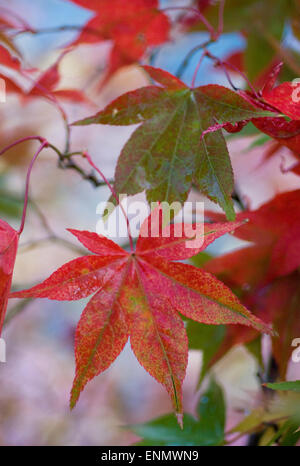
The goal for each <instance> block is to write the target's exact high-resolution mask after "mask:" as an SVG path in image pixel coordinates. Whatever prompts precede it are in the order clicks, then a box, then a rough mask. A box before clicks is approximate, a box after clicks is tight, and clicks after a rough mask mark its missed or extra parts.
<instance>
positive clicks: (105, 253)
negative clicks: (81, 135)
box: [0, 0, 300, 444]
mask: <svg viewBox="0 0 300 466" xmlns="http://www.w3.org/2000/svg"><path fill="white" fill-rule="evenodd" d="M70 2H71V3H73V4H75V5H77V6H79V7H83V8H84V9H86V10H89V12H90V13H91V17H90V19H89V20H88V21H87V22H86V23H85V24H82V25H81V26H80V27H78V26H74V28H72V27H71V26H68V27H67V26H66V27H65V28H64V27H62V28H61V30H64V29H67V30H68V29H69V30H73V31H76V38H75V39H72V40H70V41H69V42H68V43H66V44H65V47H64V48H63V47H61V48H59V50H58V52H57V55H56V59H55V60H54V62H52V64H51V65H50V66H48V67H47V69H46V70H45V69H44V70H43V71H42V70H39V69H38V68H36V67H31V66H28V64H27V63H25V62H24V60H23V57H22V54H21V52H20V51H19V49H18V47H17V40H16V38H17V37H18V36H19V35H26V34H28V35H34V36H37V37H38V36H39V34H40V33H41V30H38V29H35V28H34V27H32V26H31V25H30V24H27V21H26V15H25V16H24V20H23V19H22V18H20V16H19V15H16V14H14V13H13V12H9V11H7V10H6V9H3V11H2V10H1V8H0V42H1V45H0V64H1V70H0V73H1V74H0V76H1V78H2V79H3V80H4V81H5V88H6V94H7V98H12V99H17V100H18V102H19V104H20V105H22V106H24V107H26V106H27V105H30V103H32V102H33V101H36V100H37V101H39V100H45V101H46V102H48V104H49V105H53V106H54V107H55V108H56V109H57V110H58V113H57V115H58V116H57V118H61V119H62V123H63V126H64V128H65V132H66V141H65V147H64V149H60V148H59V144H57V142H56V141H55V140H49V139H50V138H47V139H46V138H45V137H44V135H42V134H39V135H35V134H33V135H31V136H25V137H24V136H23V135H20V137H18V135H16V137H15V141H12V142H11V143H10V144H9V146H7V147H2V148H1V149H2V152H1V155H2V154H4V153H5V152H6V151H8V150H10V149H11V148H12V147H15V146H18V144H23V143H25V142H28V141H31V142H32V143H33V144H35V145H37V151H36V152H35V154H34V155H33V158H32V161H31V163H30V165H29V169H28V173H27V177H26V190H25V198H24V211H23V216H22V220H21V227H20V229H19V230H18V231H16V230H15V229H14V228H12V227H11V226H10V225H9V224H8V223H7V222H6V221H4V220H0V333H2V329H3V324H4V319H5V315H6V310H7V304H8V300H9V298H48V299H51V300H57V301H74V300H80V299H83V298H87V297H90V300H89V301H88V303H87V305H86V306H85V308H84V310H83V312H82V315H81V318H80V320H79V323H78V325H77V329H76V334H75V360H76V374H75V378H74V382H73V387H72V390H71V399H70V406H71V408H74V407H75V405H76V403H77V401H78V398H79V396H80V393H81V392H82V391H83V389H84V387H85V385H86V384H87V382H89V381H90V380H91V379H93V378H94V377H95V376H97V375H99V374H100V373H102V372H103V371H105V370H106V369H108V368H109V366H110V365H111V364H112V363H113V361H114V360H115V359H116V358H117V357H118V355H119V354H120V353H121V351H122V350H123V348H124V346H125V345H126V343H127V342H128V340H129V341H130V345H131V348H132V351H133V353H134V354H135V356H136V358H137V360H138V361H139V363H140V364H141V366H143V368H144V369H145V370H146V371H147V372H148V373H149V374H150V375H152V376H153V377H154V378H155V379H156V380H157V381H158V382H160V383H161V384H162V385H163V386H164V387H165V389H166V391H167V392H168V394H169V396H170V399H171V401H172V405H173V409H174V412H175V413H176V415H177V420H178V422H179V424H180V425H181V427H182V425H183V424H182V419H184V424H185V423H187V425H188V426H193V427H191V428H192V429H199V432H200V431H201V432H202V430H203V440H202V441H200V440H197V439H196V440H193V436H192V437H190V438H191V442H196V443H195V444H197V442H200V443H199V444H215V443H219V444H220V443H224V442H225V433H224V432H225V431H224V429H225V417H224V416H225V415H224V410H225V405H224V399H223V395H222V392H221V389H220V388H219V387H218V385H217V384H216V383H215V382H214V381H213V382H211V385H210V388H209V389H208V392H207V393H208V395H207V396H208V399H209V400H210V399H211V403H212V404H215V405H216V406H217V405H218V403H219V405H218V406H219V408H220V409H219V412H217V414H216V421H215V422H216V423H217V424H218V425H219V426H220V429H221V430H222V433H221V434H220V435H219V436H217V438H215V437H214V438H213V439H212V438H206V437H205V435H206V433H205V428H206V427H205V426H207V429H208V430H207V432H209V429H210V427H209V421H207V422H205V423H204V421H203V422H202V421H201V419H202V418H201V416H203V419H204V418H205V416H208V418H209V416H210V414H209V412H208V411H207V409H208V408H207V409H206V408H205V407H203V405H201V400H200V402H199V403H200V404H199V408H198V414H199V416H200V420H198V421H197V422H196V421H195V420H194V419H192V418H190V417H188V416H185V417H184V418H183V413H184V410H183V400H182V384H183V380H184V378H185V374H186V368H187V361H188V350H189V349H198V350H199V349H200V350H202V352H203V366H202V372H201V376H200V382H199V383H202V380H203V379H204V377H205V376H206V375H207V374H209V372H210V370H211V369H212V367H214V366H215V364H216V362H217V361H219V360H220V359H221V358H223V357H224V355H226V354H227V353H228V352H229V350H231V349H232V348H233V347H236V346H237V345H245V346H246V348H248V349H249V351H251V352H252V354H254V356H255V358H256V361H257V364H258V366H259V372H260V374H261V380H260V382H261V385H262V383H264V382H265V383H267V384H268V383H272V382H278V381H285V380H286V378H287V376H288V372H287V371H288V366H289V362H290V359H291V356H292V352H293V345H292V342H293V340H294V339H295V338H297V337H300V219H299V211H300V190H298V189H297V190H293V186H294V185H293V186H292V187H291V188H290V189H289V187H287V189H285V190H282V189H280V190H279V189H278V190H277V191H276V192H274V196H273V197H272V198H265V197H261V199H260V200H259V202H256V207H255V208H253V207H252V206H253V203H252V201H251V199H248V198H247V197H246V196H243V194H242V193H243V186H242V185H241V182H240V179H239V173H238V171H237V172H235V170H234V164H232V160H231V159H232V154H231V147H232V146H231V141H238V140H242V139H243V138H245V137H247V136H249V137H252V139H251V141H252V144H253V147H254V146H255V147H256V150H259V151H260V153H261V160H260V166H261V167H264V170H265V172H264V173H266V177H268V176H269V177H271V173H268V164H269V163H270V160H271V159H272V160H274V159H276V160H278V166H279V170H280V169H281V171H282V174H283V173H286V174H287V173H288V175H287V176H290V175H291V174H293V175H294V176H295V177H298V176H300V168H299V164H300V158H299V157H300V91H299V95H298V88H297V85H299V84H297V82H296V83H295V82H294V81H293V80H294V79H295V78H297V77H298V76H297V72H298V73H300V65H299V63H300V55H299V51H297V50H294V49H293V48H292V47H289V46H287V45H285V44H284V43H283V38H284V30H285V27H287V26H288V27H289V28H290V30H291V32H290V34H291V35H293V37H294V38H295V40H296V38H299V37H300V29H299V25H300V4H299V2H298V1H296V0H294V1H293V0H290V1H282V0H281V1H276V2H274V1H271V0H270V1H269V0H265V1H259V0H247V1H245V2H238V1H236V0H227V1H222V0H220V1H218V2H213V1H209V0H208V1H199V0H197V1H196V0H195V1H194V2H191V3H192V5H190V6H188V7H187V6H184V5H183V6H182V7H181V6H178V4H176V6H172V2H169V3H168V6H166V7H165V8H162V7H161V5H160V2H159V1H158V0H130V1H125V0H70ZM49 29H50V30H49V31H48V32H51V33H58V32H59V28H58V30H57V31H55V28H54V30H52V31H51V28H49ZM199 31H200V32H203V31H205V34H206V36H205V37H206V39H205V40H204V41H203V42H202V43H200V44H199V45H197V46H196V47H195V50H192V51H191V53H190V54H188V55H187V56H186V57H185V56H180V57H178V72H177V73H176V74H171V73H170V72H169V71H167V70H166V69H162V68H161V67H158V66H156V64H155V57H156V52H158V51H159V50H161V49H163V48H164V47H165V46H167V45H168V44H169V43H171V42H172V41H175V40H176V37H177V38H178V37H189V36H190V35H192V34H193V33H197V32H198V33H199ZM227 32H230V33H235V34H238V35H239V36H240V37H242V38H243V40H244V43H245V47H244V49H243V50H241V51H239V52H233V53H232V54H231V55H229V56H228V57H227V58H226V59H223V58H221V57H219V56H216V55H214V54H213V53H212V52H211V45H213V44H214V45H216V44H219V43H222V40H223V37H224V36H223V34H224V33H227ZM104 42H109V43H110V46H111V47H110V51H109V53H108V56H107V59H106V63H105V69H104V71H103V72H102V74H101V73H99V75H97V76H96V83H95V84H96V85H95V87H94V88H93V89H92V91H91V92H89V89H88V88H86V87H85V88H76V86H75V87H73V86H71V87H61V86H60V82H61V80H62V78H63V76H62V72H61V69H62V65H63V64H64V62H65V60H67V58H68V57H69V56H72V54H74V53H77V51H78V50H79V49H80V48H81V47H85V46H87V45H88V47H97V46H98V45H99V44H102V43H104ZM214 50H215V49H214ZM196 52H200V57H199V58H200V60H199V63H198V65H197V66H196V68H195V71H194V72H193V77H192V80H191V82H188V80H187V79H185V76H184V71H185V67H187V66H188V64H189V61H190V59H191V58H192V56H193V55H194V54H195V53H196ZM257 54H258V55H257ZM204 60H209V61H210V64H211V69H214V70H215V73H216V72H218V74H220V75H223V76H224V85H220V84H215V83H214V82H211V83H210V84H206V85H197V82H198V81H197V79H198V77H199V73H201V66H202V65H203V61H204ZM180 62H181V66H179V65H180ZM126 67H127V68H126ZM128 67H132V68H133V69H134V70H136V72H137V73H139V76H140V78H141V79H142V80H144V82H147V83H148V84H147V85H144V86H142V87H139V88H137V89H135V90H131V91H129V92H125V93H122V94H121V95H119V96H118V97H116V98H115V99H114V100H112V101H111V102H110V103H108V105H106V106H104V108H99V107H98V105H97V104H96V103H95V102H96V101H97V99H96V97H95V95H96V96H99V95H102V94H101V93H102V92H103V91H104V90H105V88H106V86H109V85H110V83H111V81H112V80H113V79H115V78H116V76H117V75H118V74H119V73H122V72H123V71H124V69H125V68H126V69H128ZM95 69H96V63H95ZM100 75H101V76H100ZM235 81H237V82H238V83H240V82H242V85H241V86H240V87H237V86H236V85H235V84H234V83H235ZM69 105H75V106H79V107H80V108H81V115H84V116H82V117H80V118H77V119H74V118H73V117H72V116H71V115H70V113H69V110H68V108H69V107H68V106H69ZM90 125H93V126H92V127H93V128H94V129H95V130H96V129H97V125H102V126H103V125H110V126H116V127H118V126H130V125H136V126H135V127H134V129H133V131H132V134H131V136H130V137H129V139H128V140H127V142H126V143H125V144H124V146H123V148H122V150H121V152H120V154H119V158H118V161H117V163H116V165H115V174H114V179H113V180H111V181H108V180H107V179H106V177H105V166H104V167H102V166H101V161H99V163H97V165H96V164H95V162H94V160H95V158H96V157H94V154H93V156H91V155H90V154H89V152H88V151H87V150H86V148H85V147H84V148H83V147H74V145H73V141H72V134H73V131H76V130H77V129H78V128H79V127H85V126H90ZM81 131H84V128H81ZM253 141H254V142H253ZM46 149H47V151H51V153H52V155H53V157H54V158H57V159H58V162H59V167H60V168H61V169H64V170H66V176H67V170H69V169H70V170H75V171H76V172H77V173H78V176H81V177H82V179H83V180H85V181H86V182H91V184H92V185H93V186H95V187H98V186H100V185H102V184H106V185H107V186H108V187H109V189H110V192H111V196H110V198H109V199H108V201H110V202H112V203H113V205H114V207H115V208H119V210H120V211H122V206H120V196H121V195H123V194H126V195H128V196H134V195H137V194H140V193H145V195H146V199H147V202H148V203H149V204H150V203H156V207H155V209H154V210H152V212H151V213H150V215H149V216H148V217H147V218H146V219H145V220H144V222H143V223H142V225H141V227H140V234H139V237H138V239H137V241H136V244H134V240H133V238H132V235H131V231H130V222H129V220H128V218H126V222H127V228H128V239H129V243H128V244H127V245H125V246H124V248H122V247H121V246H119V245H118V244H117V242H115V241H112V239H109V238H107V237H105V236H102V235H99V234H97V233H95V232H92V231H81V230H77V229H69V230H68V231H69V232H70V233H71V234H72V235H73V236H75V237H76V239H77V240H78V241H79V242H80V243H81V244H82V245H83V246H84V248H86V249H87V250H88V252H87V253H86V254H85V255H82V256H80V257H78V258H76V259H74V260H72V261H70V262H67V263H65V264H64V265H62V266H61V267H60V268H59V269H58V270H56V271H54V272H53V271H51V270H50V271H48V272H47V273H46V275H50V276H49V278H47V279H45V280H44V281H41V283H38V284H36V285H34V286H32V287H31V288H29V289H26V290H21V291H16V290H15V289H14V290H13V292H11V283H12V275H13V270H14V264H15V259H16V254H17V249H18V242H19V237H20V235H21V233H22V231H23V228H24V224H25V217H26V211H27V207H30V203H29V204H28V200H29V198H28V193H29V186H30V175H31V170H32V168H33V164H34V163H35V162H36V160H37V158H38V157H39V154H40V153H41V152H42V151H44V150H46ZM279 153H280V154H281V156H282V153H284V154H285V155H287V156H288V157H289V160H292V163H291V166H290V168H288V169H287V168H284V167H283V165H282V161H281V159H280V155H279ZM8 155H9V152H8ZM95 155H96V154H95ZM239 156H240V157H243V156H244V154H242V153H241V154H240V155H239ZM37 163H38V162H37ZM245 164H247V162H245ZM100 166H101V169H100V168H99V167H100ZM13 169H14V167H13V165H12V166H11V167H10V170H13ZM91 169H92V170H93V171H92V173H91V172H90V170H91ZM45 176H47V174H45ZM281 191H284V192H281ZM195 193H196V195H197V196H198V197H199V198H200V197H201V199H205V201H210V202H209V208H207V209H206V210H205V224H204V225H202V227H203V236H202V238H201V241H200V242H199V239H197V238H196V237H193V235H186V232H187V231H189V232H192V231H196V229H197V227H199V225H197V223H189V224H188V223H185V224H184V225H183V224H182V223H176V219H175V221H174V222H173V220H172V219H171V223H170V224H169V225H165V224H164V222H163V209H162V206H161V204H162V203H169V204H171V203H173V202H179V203H180V204H181V205H182V206H183V205H184V203H185V202H186V201H187V200H188V199H190V198H191V197H192V196H193V195H195ZM121 213H122V212H121ZM123 213H124V212H123ZM125 217H126V213H125ZM150 225H155V226H156V233H157V234H156V235H154V236H153V235H152V234H151V232H152V230H151V228H150ZM67 227H68V225H66V228H67ZM166 229H168V230H166ZM166 231H168V233H167V234H165V233H166ZM179 231H180V232H181V233H179ZM226 234H231V236H232V238H234V239H239V240H243V241H244V242H245V244H244V245H243V246H242V247H240V248H238V249H236V250H234V251H231V252H228V253H224V254H221V255H216V256H215V257H209V256H206V255H205V254H206V253H203V251H204V250H205V249H206V248H207V247H208V246H209V245H210V244H211V243H213V242H214V241H215V240H216V239H218V238H221V237H222V236H223V235H226ZM90 253H91V254H90ZM50 273H51V274H50ZM42 305H43V304H41V306H42ZM233 324H234V325H233ZM217 332H219V333H217ZM220 332H221V333H220ZM264 335H268V336H267V337H266V336H264ZM265 338H269V339H270V340H271V347H272V349H271V351H270V354H268V358H269V363H270V364H271V363H272V364H273V365H275V366H276V370H275V377H273V378H271V377H270V374H269V373H268V370H265V369H264V368H263V367H262V352H261V342H262V340H263V339H265ZM24 339H25V338H24ZM255 345H256V346H255ZM262 374H263V375H262ZM132 383H134V380H132ZM269 388H272V387H269ZM275 389H277V388H276V387H275ZM265 390H266V388H262V393H264V392H265ZM278 390H280V387H279V388H278ZM298 403H299V399H298ZM216 409H217V408H216ZM286 409H287V408H286ZM265 414H266V413H265V411H264V412H263V414H262V416H261V417H260V418H259V422H258V423H257V425H256V424H255V427H254V428H253V427H252V428H251V427H249V428H247V429H245V430H244V431H243V429H244V426H238V427H237V430H236V431H237V432H244V434H252V433H253V432H260V433H261V432H263V431H264V429H265V427H264V422H266V421H265V419H266V417H264V416H265ZM283 417H284V419H288V420H289V421H288V422H289V424H288V425H286V428H285V429H283V431H282V433H281V436H279V437H278V438H276V439H275V440H274V443H276V442H279V443H280V442H284V441H287V440H286V437H285V436H287V435H291V436H293V435H294V434H295V431H296V428H297V427H299V425H298V424H297V423H298V421H295V420H294V418H293V423H292V424H291V417H290V412H289V411H288V409H287V411H286V412H285V414H284V416H283ZM208 418H207V419H208ZM166 419H167V420H166ZM166 419H164V420H163V421H157V422H167V423H168V426H169V427H168V428H169V429H170V431H168V432H169V434H170V438H172V439H173V440H172V441H174V442H176V441H177V442H178V441H179V442H180V441H181V440H180V435H181V433H180V430H177V429H179V427H177V425H176V423H175V424H173V420H172V418H166ZM274 419H275V420H273V418H272V419H271V421H270V422H273V421H274V425H277V424H276V422H277V418H276V416H275V414H274ZM291 425H292V426H293V428H291ZM150 427H151V426H150V424H149V425H148V426H147V428H146V427H145V425H144V426H142V427H135V428H134V429H135V431H136V433H138V435H140V436H141V437H143V438H145V439H146V440H145V441H149V442H150V440H151V438H150V437H148V435H150V433H151V435H153V438H152V441H156V440H155V439H156V437H155V435H154V434H153V432H154V431H152V430H151V429H152V427H151V429H150ZM280 427H281V425H279V427H277V429H278V428H280ZM153 428H154V427H153ZM188 428H189V427H188ZM253 429H254V430H253ZM293 429H294V430H293ZM212 431H213V429H212ZM183 432H184V430H183ZM182 435H183V437H182V438H183V439H185V436H186V435H187V434H185V433H183V434H182ZM201 435H202V434H201ZM199 438H202V437H201V436H200V437H199ZM270 438H271V437H270ZM293 438H294V437H293ZM178 439H179V440H178ZM282 439H285V440H282ZM288 439H290V437H288ZM297 439H298V437H297ZM297 439H295V441H297ZM157 441H160V440H159V439H157ZM182 441H183V440H182ZM184 441H186V442H188V438H187V439H185V440H184ZM289 441H290V440H289ZM161 442H162V444H164V443H163V442H164V441H163V439H161ZM166 442H167V441H166ZM201 442H202V443H201ZM294 443H295V442H294ZM192 444H193V443H192Z"/></svg>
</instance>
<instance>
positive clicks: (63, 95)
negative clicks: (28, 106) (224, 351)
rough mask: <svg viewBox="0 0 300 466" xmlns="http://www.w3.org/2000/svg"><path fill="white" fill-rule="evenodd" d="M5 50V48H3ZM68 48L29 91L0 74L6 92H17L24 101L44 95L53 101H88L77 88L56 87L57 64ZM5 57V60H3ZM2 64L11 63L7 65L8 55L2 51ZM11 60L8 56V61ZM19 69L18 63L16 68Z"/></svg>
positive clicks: (58, 75)
mask: <svg viewBox="0 0 300 466" xmlns="http://www.w3.org/2000/svg"><path fill="white" fill-rule="evenodd" d="M4 50H5V49H4ZM68 52H69V50H67V51H65V52H63V53H62V54H61V55H60V56H59V58H58V59H57V60H56V62H55V63H54V64H53V65H52V66H50V67H49V68H48V69H47V70H46V71H45V72H43V73H42V74H41V75H40V77H39V78H38V79H37V81H36V82H34V84H33V85H32V87H31V89H30V90H29V91H27V92H26V91H25V90H24V89H22V87H20V86H19V84H17V83H16V82H15V81H14V80H13V79H11V78H9V77H7V76H4V75H2V74H0V77H1V78H2V79H4V80H5V84H6V92H8V93H14V94H18V95H19V96H20V97H22V99H23V101H24V102H26V101H28V100H30V99H31V98H33V97H44V98H46V99H49V100H51V101H55V100H56V99H63V100H69V101H71V102H86V103H90V102H89V100H88V99H87V97H86V96H85V95H84V93H83V92H81V91H80V90H78V89H57V86H58V85H59V82H60V79H61V76H60V73H59V65H60V62H61V60H62V59H63V57H64V56H65V55H66V53H68ZM4 59H6V61H5V60H4ZM3 60H4V61H3V64H6V65H7V66H12V64H13V63H14V62H13V63H11V64H10V65H9V57H8V56H7V55H6V54H5V56H4V53H3ZM11 60H13V59H12V58H10V62H11ZM0 64H2V62H1V49H0ZM17 69H20V65H18V68H17Z"/></svg>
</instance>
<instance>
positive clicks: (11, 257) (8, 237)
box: [0, 219, 19, 335]
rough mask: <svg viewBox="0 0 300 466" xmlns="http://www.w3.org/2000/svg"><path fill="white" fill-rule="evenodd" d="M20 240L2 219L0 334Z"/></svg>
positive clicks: (0, 237)
mask: <svg viewBox="0 0 300 466" xmlns="http://www.w3.org/2000/svg"><path fill="white" fill-rule="evenodd" d="M18 240H19V236H18V233H17V232H16V231H15V230H14V229H13V228H12V227H11V226H10V225H9V224H8V223H6V222H5V221H4V220H1V219H0V335H1V332H2V328H3V322H4V318H5V314H6V308H7V301H8V296H9V292H10V287H11V281H12V274H13V269H14V264H15V260H16V254H17V248H18Z"/></svg>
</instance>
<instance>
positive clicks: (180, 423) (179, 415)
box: [175, 413, 183, 430]
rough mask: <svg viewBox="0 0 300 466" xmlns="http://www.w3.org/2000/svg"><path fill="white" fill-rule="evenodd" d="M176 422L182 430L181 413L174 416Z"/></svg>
mask: <svg viewBox="0 0 300 466" xmlns="http://www.w3.org/2000/svg"><path fill="white" fill-rule="evenodd" d="M175 416H176V419H177V422H178V424H179V427H180V429H181V430H183V414H182V413H176V414H175Z"/></svg>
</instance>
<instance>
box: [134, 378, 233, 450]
mask: <svg viewBox="0 0 300 466" xmlns="http://www.w3.org/2000/svg"><path fill="white" fill-rule="evenodd" d="M197 412H198V415H199V420H196V419H195V418H193V417H192V416H191V415H189V414H185V415H184V417H183V429H181V428H180V427H179V425H178V423H177V420H176V418H175V416H174V415H173V414H166V415H165V416H161V417H159V418H157V419H154V420H152V421H150V422H147V423H145V424H136V425H133V426H129V428H130V430H132V431H133V432H134V433H135V434H137V435H139V436H140V437H142V438H143V440H141V441H140V442H138V443H137V445H147V446H152V445H159V446H160V445H165V446H171V445H172V446H176V445H178V446H179V445H180V446H208V445H220V444H222V443H223V440H224V427H225V402H224V397H223V392H222V389H221V388H220V387H219V385H217V383H216V382H214V381H212V382H211V384H210V386H209V388H208V390H207V391H206V392H205V393H204V394H203V395H202V397H201V398H200V401H199V404H198V407H197Z"/></svg>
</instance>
